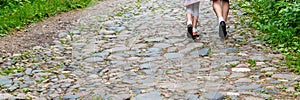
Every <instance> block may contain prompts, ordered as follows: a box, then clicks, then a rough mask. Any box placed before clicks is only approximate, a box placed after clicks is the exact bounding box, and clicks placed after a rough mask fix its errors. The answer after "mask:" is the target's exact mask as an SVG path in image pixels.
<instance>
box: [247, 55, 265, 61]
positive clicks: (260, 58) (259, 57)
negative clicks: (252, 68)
mask: <svg viewBox="0 0 300 100" xmlns="http://www.w3.org/2000/svg"><path fill="white" fill-rule="evenodd" d="M251 59H252V60H255V61H266V60H269V58H267V57H264V56H253V57H251Z"/></svg>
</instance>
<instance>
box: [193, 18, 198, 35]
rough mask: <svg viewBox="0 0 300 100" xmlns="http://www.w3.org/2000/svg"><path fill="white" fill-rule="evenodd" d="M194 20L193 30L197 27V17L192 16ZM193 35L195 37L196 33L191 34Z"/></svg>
mask: <svg viewBox="0 0 300 100" xmlns="http://www.w3.org/2000/svg"><path fill="white" fill-rule="evenodd" d="M193 17H194V19H193V28H196V27H197V25H198V17H199V16H193ZM193 35H197V32H193Z"/></svg>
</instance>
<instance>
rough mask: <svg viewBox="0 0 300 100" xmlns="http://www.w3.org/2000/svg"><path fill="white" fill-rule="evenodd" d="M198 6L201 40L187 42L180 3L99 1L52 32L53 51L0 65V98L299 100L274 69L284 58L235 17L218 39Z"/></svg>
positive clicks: (293, 81) (206, 11) (206, 7)
mask: <svg viewBox="0 0 300 100" xmlns="http://www.w3.org/2000/svg"><path fill="white" fill-rule="evenodd" d="M120 2H122V3H121V4H126V5H118V4H119V3H120ZM104 4H105V5H104ZM200 5H201V6H200V18H199V23H200V25H199V27H200V36H201V37H200V38H198V39H197V40H196V41H193V40H191V39H189V38H186V31H185V27H186V26H185V20H186V19H185V11H184V8H183V7H182V5H181V0H142V1H140V0H131V1H129V0H114V2H110V1H103V2H100V3H99V4H98V5H96V6H93V7H90V8H88V9H86V11H84V12H83V14H84V15H86V16H83V17H82V18H80V19H78V20H77V23H72V24H74V25H73V27H72V28H70V29H69V31H67V32H61V33H57V34H59V37H60V38H59V39H58V40H55V41H54V43H55V45H54V46H51V47H47V48H43V47H40V46H37V47H35V48H34V50H33V51H31V52H28V54H21V55H20V54H14V55H10V56H5V57H3V58H0V65H1V68H4V69H8V68H10V69H11V70H13V71H16V73H12V72H9V71H8V72H5V71H3V70H2V71H1V73H11V74H9V75H3V76H0V83H1V93H0V99H5V98H29V99H30V98H31V99H101V98H102V99H112V100H124V99H133V100H141V99H146V100H160V99H167V100H177V99H185V100H198V99H201V100H206V99H212V100H219V99H232V100H241V99H243V100H260V99H262V100H263V99H268V98H269V99H296V98H297V94H298V92H296V91H298V89H299V84H298V80H299V76H298V75H294V74H293V73H291V72H289V70H288V69H287V68H285V67H284V66H280V65H281V62H280V60H281V59H284V57H283V56H282V55H280V54H274V53H273V52H270V50H269V49H268V48H266V47H264V46H263V45H262V41H259V40H257V39H256V38H253V37H251V36H252V35H251V34H255V33H251V32H250V31H249V32H247V31H243V30H242V27H241V25H239V24H240V23H237V22H235V21H236V20H237V19H236V16H237V15H233V14H231V15H230V18H231V19H230V20H231V22H228V25H229V38H228V39H227V40H226V41H222V40H220V38H219V37H218V34H217V33H218V27H217V22H216V17H215V15H214V13H213V10H212V7H211V3H210V2H209V1H201V4H200ZM232 12H237V14H239V11H232ZM11 66H14V67H11ZM20 67H22V68H20ZM24 67H25V68H24ZM297 84H298V87H297V86H295V85H297Z"/></svg>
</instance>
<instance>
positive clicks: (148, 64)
mask: <svg viewBox="0 0 300 100" xmlns="http://www.w3.org/2000/svg"><path fill="white" fill-rule="evenodd" d="M155 66H156V64H153V63H145V64H142V65H140V69H151V68H152V67H155Z"/></svg>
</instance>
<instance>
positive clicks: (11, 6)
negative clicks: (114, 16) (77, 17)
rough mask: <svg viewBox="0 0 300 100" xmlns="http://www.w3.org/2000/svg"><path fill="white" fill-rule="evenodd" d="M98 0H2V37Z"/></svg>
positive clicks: (0, 9) (0, 21)
mask: <svg viewBox="0 0 300 100" xmlns="http://www.w3.org/2000/svg"><path fill="white" fill-rule="evenodd" d="M94 1H96V0H0V36H7V35H9V33H10V32H12V31H15V30H21V29H22V28H23V27H24V26H25V25H28V24H30V23H33V22H37V21H40V20H42V19H44V18H46V17H49V16H53V15H55V14H57V13H60V12H66V11H70V10H73V9H77V8H84V7H87V6H88V5H90V4H92V3H93V2H94Z"/></svg>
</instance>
